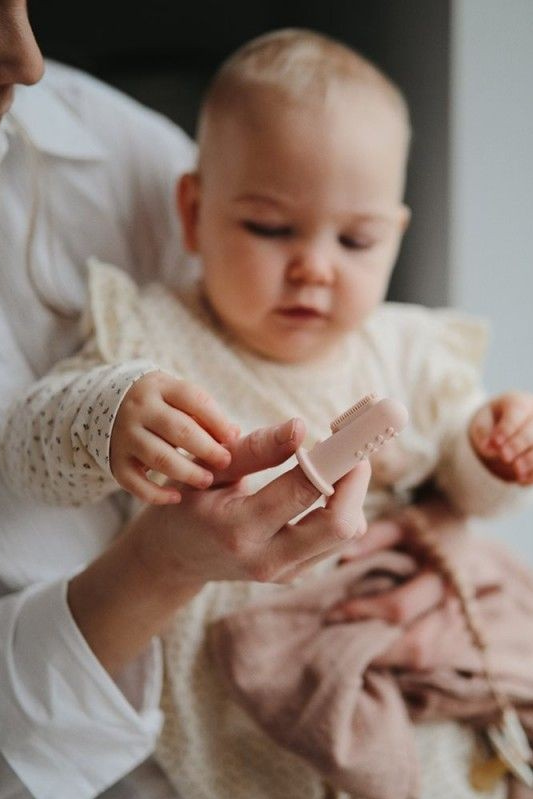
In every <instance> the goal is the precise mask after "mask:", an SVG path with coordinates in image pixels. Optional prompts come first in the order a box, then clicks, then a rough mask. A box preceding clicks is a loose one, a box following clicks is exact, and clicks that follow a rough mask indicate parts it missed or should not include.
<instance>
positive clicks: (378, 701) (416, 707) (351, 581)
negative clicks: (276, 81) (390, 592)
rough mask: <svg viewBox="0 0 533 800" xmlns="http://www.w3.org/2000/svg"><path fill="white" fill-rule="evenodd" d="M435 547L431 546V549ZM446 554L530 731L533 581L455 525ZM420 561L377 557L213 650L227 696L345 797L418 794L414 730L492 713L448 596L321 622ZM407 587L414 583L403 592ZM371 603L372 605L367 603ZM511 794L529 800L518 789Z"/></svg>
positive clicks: (341, 571)
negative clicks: (412, 611) (388, 614)
mask: <svg viewBox="0 0 533 800" xmlns="http://www.w3.org/2000/svg"><path fill="white" fill-rule="evenodd" d="M442 542H443V540H442V538H441V539H440V544H442ZM445 549H446V554H447V557H448V560H449V562H450V563H452V564H454V565H456V566H457V570H458V572H460V574H461V575H462V576H464V577H467V578H468V579H469V580H470V582H471V585H472V587H473V589H474V592H475V596H476V601H477V602H476V608H477V614H478V623H479V625H480V627H481V628H482V630H483V632H484V636H485V638H486V640H487V641H488V644H489V657H490V663H491V669H492V671H493V674H494V675H495V677H496V679H497V683H498V686H499V688H500V689H501V690H503V691H504V692H505V693H507V695H508V697H509V699H510V700H511V701H512V702H513V704H514V705H515V706H516V707H517V710H518V711H519V713H520V717H521V720H522V723H523V725H524V727H525V728H526V730H527V732H528V735H530V736H531V735H533V578H532V576H531V575H530V574H529V573H528V572H527V571H526V570H525V569H523V568H522V567H521V566H520V565H519V564H518V563H517V562H516V561H515V560H514V559H513V558H512V557H511V556H510V555H509V554H508V553H507V552H506V551H505V550H504V549H503V548H502V547H501V546H499V545H498V544H496V543H494V542H489V541H486V540H482V539H480V538H478V537H476V536H474V535H473V534H472V533H471V532H469V531H468V530H467V529H466V526H465V525H464V524H462V523H461V524H456V525H455V527H454V528H453V530H451V529H449V530H447V531H446V545H445ZM421 569H427V564H425V565H424V564H421V560H420V558H418V559H417V558H416V557H415V556H413V555H411V554H409V553H407V552H400V551H398V550H385V551H381V552H378V553H375V554H373V555H370V556H368V557H366V558H364V559H362V560H359V561H355V562H353V563H349V564H346V565H343V566H340V567H338V568H336V569H335V570H333V571H332V572H331V573H330V574H328V575H327V576H326V577H322V578H318V579H313V580H311V581H308V582H306V583H305V584H302V585H300V586H297V587H288V588H287V591H286V592H281V593H277V594H276V595H275V596H274V597H273V598H272V599H271V600H268V601H266V602H263V603H261V604H260V605H259V604H258V605H254V606H249V607H248V608H245V609H244V610H242V611H240V612H237V613H235V614H233V615H231V616H229V617H226V618H224V619H222V620H220V621H218V622H217V623H216V624H215V625H214V626H213V627H212V629H211V631H210V645H211V650H212V654H213V658H214V659H215V661H216V663H217V665H218V667H219V669H220V671H221V673H222V674H223V676H224V677H225V680H226V682H227V685H228V688H229V691H230V692H231V694H232V696H233V697H234V699H235V700H236V701H237V702H238V703H240V704H241V705H242V706H243V707H244V708H245V709H246V710H247V712H248V713H249V714H250V715H251V716H252V717H253V718H254V719H255V721H256V722H257V723H258V724H259V725H260V726H261V727H262V728H263V729H264V730H265V731H266V732H267V733H268V734H269V735H270V736H271V737H272V738H273V739H274V740H275V741H276V742H277V743H278V744H281V745H282V746H283V747H286V748H288V749H290V750H292V751H293V752H295V753H297V754H299V755H300V756H301V757H303V758H304V759H307V760H309V761H310V762H311V763H312V764H313V765H314V767H315V768H316V769H318V770H319V771H320V772H321V773H322V774H323V775H324V778H325V779H326V780H327V781H329V782H330V783H331V784H332V786H334V787H335V788H336V789H340V790H343V791H345V792H348V793H349V794H350V795H351V796H353V797H368V798H372V797H405V798H408V797H417V796H418V795H417V793H418V785H419V776H418V773H419V766H418V764H417V756H416V751H415V741H414V737H413V731H412V724H413V722H416V721H421V720H436V719H450V718H451V719H456V720H461V721H464V722H468V723H470V724H472V725H473V726H474V727H484V726H486V725H487V724H488V723H489V722H492V721H495V720H497V718H498V708H497V705H496V703H495V700H494V697H493V695H492V693H491V692H490V690H489V687H488V685H487V680H486V677H485V674H484V672H483V669H482V662H481V658H480V652H479V651H478V649H476V647H475V646H474V645H473V643H472V640H471V635H470V633H469V632H468V629H467V627H466V625H465V621H464V618H463V615H462V613H461V610H460V606H459V603H458V601H457V598H456V597H454V595H453V592H451V591H449V590H443V592H442V594H441V596H440V597H439V598H438V599H436V595H435V592H430V593H428V596H427V603H426V604H425V605H424V602H422V604H420V598H418V604H417V608H418V612H419V613H418V615H417V616H416V617H414V618H412V619H410V620H409V621H408V622H407V623H404V624H401V625H400V624H392V623H390V622H386V621H384V620H383V619H379V618H375V619H373V618H366V619H359V620H356V621H350V622H348V623H341V624H328V622H327V620H326V616H327V612H328V610H329V609H330V608H331V607H332V606H334V605H335V604H337V603H339V602H340V601H342V600H343V599H349V598H353V597H356V596H363V595H364V596H365V597H366V600H367V602H368V601H369V600H370V601H371V600H372V598H376V597H377V596H379V594H380V593H382V592H383V591H386V590H387V589H390V588H393V587H395V586H400V585H405V586H406V587H408V586H410V585H411V583H412V582H413V580H414V579H415V578H416V576H417V575H419V574H420V570H421ZM412 585H413V586H414V583H413V584H412ZM370 607H371V606H370ZM509 791H510V796H521V797H531V796H533V794H531V793H530V790H528V789H526V787H523V786H521V785H518V783H517V782H516V781H512V782H511V783H510V788H509Z"/></svg>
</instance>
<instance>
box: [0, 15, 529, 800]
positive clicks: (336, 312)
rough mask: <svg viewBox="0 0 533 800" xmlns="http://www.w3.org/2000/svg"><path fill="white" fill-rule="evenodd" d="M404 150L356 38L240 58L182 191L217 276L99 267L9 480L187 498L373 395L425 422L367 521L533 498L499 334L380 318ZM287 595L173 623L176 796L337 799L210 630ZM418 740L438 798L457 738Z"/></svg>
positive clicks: (397, 447)
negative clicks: (247, 433) (491, 377)
mask: <svg viewBox="0 0 533 800" xmlns="http://www.w3.org/2000/svg"><path fill="white" fill-rule="evenodd" d="M409 140H410V125H409V115H408V110H407V107H406V103H405V101H404V99H403V97H402V95H401V93H400V92H399V90H398V89H397V88H396V86H394V84H393V83H392V82H391V81H390V80H389V79H388V78H387V77H385V76H384V75H383V74H382V73H381V72H380V71H379V70H378V69H377V68H376V67H375V66H374V65H372V64H371V63H370V62H368V61H367V60H366V59H364V58H362V57H361V56H360V55H358V54H356V53H355V52H353V51H351V50H350V49H348V48H347V47H345V46H344V45H342V44H339V43H337V42H334V41H332V40H330V39H328V38H326V37H324V36H321V35H319V34H316V33H312V32H308V31H296V30H294V31H293V30H285V31H277V32H275V33H272V34H269V35H266V36H263V37H260V38H259V39H256V40H254V41H252V42H251V43H249V44H247V45H245V46H244V47H243V48H241V49H240V50H239V51H238V52H237V53H236V54H235V55H233V56H232V57H231V58H230V59H229V60H228V61H227V62H226V63H225V64H224V65H223V66H222V68H221V69H220V70H219V72H218V73H217V75H216V76H215V79H214V81H213V83H212V84H211V87H210V89H209V91H208V93H207V97H206V99H205V102H204V104H203V107H202V111H201V115H200V123H199V135H198V145H199V159H198V168H197V171H196V172H194V173H192V174H188V175H184V176H183V177H182V179H181V181H180V184H179V187H178V206H179V212H180V215H181V220H182V224H183V229H184V232H185V241H186V245H187V247H188V249H189V250H190V251H191V252H192V253H196V254H198V256H199V258H200V265H201V281H200V282H199V284H198V285H195V286H194V287H192V288H191V289H190V291H188V292H184V293H183V294H182V295H181V296H179V297H178V296H176V295H175V294H174V293H173V292H172V291H170V290H168V289H166V288H165V287H163V286H160V285H155V284H154V285H150V286H148V287H146V288H144V289H142V290H141V289H139V288H137V287H136V286H135V285H134V284H133V283H132V281H131V280H130V278H129V277H127V276H126V275H125V274H124V273H122V272H121V271H120V270H118V269H117V268H115V267H112V266H109V265H104V264H101V263H98V262H96V261H94V260H93V261H91V262H90V264H89V304H88V309H87V314H86V318H85V326H86V331H87V335H88V341H87V344H86V346H85V347H84V349H83V350H82V352H81V353H80V354H79V355H77V356H75V357H73V358H72V359H69V360H68V361H65V362H63V363H62V364H60V365H58V366H57V368H56V369H55V370H54V372H53V373H52V374H51V375H49V376H48V377H46V378H45V379H43V380H42V381H40V382H39V383H38V384H37V385H36V386H34V387H33V388H32V389H31V390H30V391H29V392H28V393H27V395H26V396H25V397H24V398H22V399H21V400H20V402H19V403H17V404H16V405H15V406H13V408H12V410H11V414H10V415H8V420H7V424H6V425H5V428H4V430H3V434H2V442H1V444H2V451H1V463H2V468H3V471H4V473H5V477H6V481H7V482H8V483H9V484H10V485H11V486H12V487H13V488H14V489H16V490H18V491H19V492H21V491H22V492H23V493H24V494H25V495H26V496H27V495H28V493H31V494H32V495H33V496H34V497H37V498H39V499H41V500H45V501H47V502H52V503H62V504H77V503H83V502H93V501H96V500H98V499H101V497H102V496H104V495H105V494H108V493H109V492H112V491H115V490H117V489H118V488H119V487H122V488H124V489H126V490H127V491H128V492H130V493H131V494H133V495H135V496H136V497H138V498H139V499H141V500H144V501H148V502H152V503H167V502H179V500H180V489H179V486H180V484H188V485H190V486H193V487H196V488H198V489H206V488H207V487H208V486H209V485H210V484H211V482H212V480H213V471H214V470H216V469H220V468H223V467H225V466H227V464H228V463H229V460H230V455H229V452H228V450H227V449H226V448H225V447H224V444H225V443H227V442H228V441H229V440H230V439H231V438H232V437H233V436H235V435H237V432H236V427H235V423H237V424H238V426H239V427H240V428H242V429H244V430H252V429H254V428H257V427H259V426H264V425H266V424H270V423H275V422H279V421H280V420H283V419H286V418H288V417H291V416H301V417H303V418H304V419H305V421H306V424H307V428H308V442H307V445H311V444H312V443H313V442H314V441H316V440H317V439H319V438H324V437H325V436H326V435H327V434H328V424H329V422H330V420H331V419H332V418H333V417H335V416H337V415H338V414H339V413H340V412H342V411H344V410H345V409H346V408H347V407H349V406H350V405H351V404H352V403H353V402H355V401H356V400H357V399H358V398H359V397H360V396H361V395H363V394H366V393H368V392H371V391H374V392H376V393H377V394H378V395H380V396H390V397H395V398H397V399H399V400H401V401H402V402H404V403H405V404H406V405H407V407H408V408H409V411H410V417H411V424H410V427H409V429H408V430H406V431H405V432H404V433H403V434H402V437H401V439H400V440H398V443H397V444H396V443H394V444H392V443H390V444H387V445H386V446H385V447H384V448H383V449H382V450H381V451H380V452H379V453H378V454H376V456H375V457H374V458H373V479H372V482H371V485H370V491H369V494H368V498H367V503H366V505H365V511H366V514H367V516H368V517H369V518H374V517H375V516H377V515H378V514H381V513H384V512H385V511H388V510H390V509H393V508H397V507H399V506H400V505H403V504H405V503H408V502H409V500H410V499H411V497H412V494H413V491H414V490H415V489H416V487H418V486H419V485H420V484H421V483H423V482H424V481H426V480H427V479H428V478H429V477H432V478H433V479H434V480H435V481H436V483H437V485H438V486H439V487H440V489H441V490H442V491H444V492H445V493H446V495H447V497H448V498H449V500H450V502H451V503H452V504H453V505H454V506H455V507H456V508H457V509H458V510H459V511H460V512H462V513H465V514H476V515H489V514H493V513H496V512H499V511H502V510H504V509H506V508H510V507H512V506H514V505H516V504H517V503H518V502H520V501H521V500H522V499H523V498H524V497H526V496H527V495H528V492H527V490H526V489H525V487H526V486H529V485H531V484H532V483H533V396H531V395H529V394H525V393H516V392H514V393H509V394H505V395H503V396H501V397H498V398H495V399H492V400H488V401H487V400H485V399H484V396H483V392H482V389H481V387H480V381H479V373H480V365H481V361H482V358H483V355H484V350H485V329H484V327H483V326H482V325H481V324H480V323H479V322H477V321H475V320H473V319H470V318H468V317H466V316H463V315H461V314H458V313H455V312H452V311H448V310H439V311H430V310H427V309H424V308H422V307H418V306H407V305H401V304H392V303H384V302H383V301H384V297H385V294H386V291H387V286H388V283H389V279H390V276H391V272H392V269H393V266H394V263H395V260H396V256H397V253H398V249H399V246H400V243H401V239H402V235H403V233H404V231H405V229H406V226H407V224H408V222H409V217H410V212H409V210H408V209H407V208H406V206H405V205H404V204H403V202H402V197H403V191H404V183H405V171H406V164H407V156H408V150H409ZM192 457H195V458H196V461H193V458H192ZM284 468H287V466H286V465H285V467H284ZM150 470H155V471H157V472H159V473H162V474H163V475H164V476H167V477H168V478H170V479H171V481H170V482H169V483H167V484H165V485H159V484H158V483H156V482H154V481H153V480H152V479H151V474H150ZM271 476H272V475H271V473H270V474H269V475H268V478H265V476H264V475H261V476H258V477H256V479H255V480H256V482H257V484H258V485H259V482H261V481H262V482H264V481H265V480H267V479H270V478H271ZM317 555H319V554H317ZM280 591H290V589H287V588H281V587H279V586H269V585H265V584H259V583H229V582H226V583H222V582H220V583H211V584H208V585H207V586H206V587H205V588H204V589H203V590H202V591H201V592H200V593H199V594H198V595H197V596H196V597H195V598H194V599H193V600H192V601H191V603H190V604H189V605H188V606H187V607H186V608H185V609H183V610H182V611H180V612H179V613H178V615H177V617H176V618H175V620H174V622H173V623H172V625H171V628H170V629H169V631H168V635H167V637H166V642H165V658H166V667H167V669H166V686H165V689H164V697H163V706H164V710H165V719H166V721H165V727H164V731H163V734H162V738H161V742H160V746H159V758H160V761H161V763H162V765H163V766H164V768H165V770H166V771H167V773H168V775H169V776H170V778H171V779H172V780H173V781H174V782H175V784H176V787H177V789H178V790H179V792H180V794H181V795H182V796H189V797H321V796H325V795H324V792H325V791H326V790H325V789H324V785H323V781H322V779H321V777H320V775H319V774H318V772H316V771H315V770H314V768H313V767H312V766H311V765H309V764H306V763H305V762H303V761H302V760H300V759H299V758H297V757H296V756H294V755H293V754H291V753H289V752H288V751H285V750H283V749H282V748H280V747H278V746H277V745H275V744H274V743H273V742H271V741H270V740H269V739H268V737H267V736H266V735H265V734H264V733H263V732H262V731H261V730H259V728H257V727H256V726H255V724H254V723H253V722H252V721H251V719H249V718H248V716H247V715H246V714H245V713H244V712H243V711H242V710H241V709H240V708H239V707H238V706H237V705H235V704H234V703H233V702H232V701H231V700H230V699H229V697H228V695H227V692H226V690H225V687H224V685H223V682H222V681H221V679H220V677H219V675H218V674H217V672H216V670H215V668H214V666H213V664H212V662H211V660H210V658H209V656H208V652H207V648H206V637H205V633H206V630H207V627H208V626H209V625H210V624H211V623H212V622H213V621H215V620H217V619H218V618H220V617H221V616H224V615H226V614H228V613H230V612H232V611H235V610H236V609H239V608H241V607H242V606H243V605H245V604H248V603H250V602H251V601H254V600H257V599H259V598H262V597H264V596H265V594H271V593H273V592H280ZM454 726H455V723H454ZM421 735H422V736H425V742H424V752H426V753H429V754H430V755H429V758H426V759H425V761H424V764H423V771H424V770H426V771H427V772H428V774H432V776H433V777H432V781H433V783H434V785H433V791H434V792H436V794H435V795H434V796H442V795H439V794H438V791H439V778H441V777H442V778H443V780H444V778H445V777H446V778H448V776H443V775H440V776H439V774H438V769H437V767H436V766H435V764H433V765H431V764H428V761H429V762H431V753H436V752H437V751H438V750H439V748H440V747H442V742H443V741H444V739H442V738H439V736H440V733H439V726H436V728H434V729H432V730H431V731H426V732H425V733H423V734H421ZM451 735H452V738H453V736H456V737H458V736H459V731H458V726H455V727H454V728H453V729H452V734H451ZM461 735H462V734H461ZM446 736H447V737H448V738H449V736H450V729H449V728H447V729H446ZM428 737H433V741H431V739H429V740H428ZM446 741H448V739H447V740H446ZM461 741H462V740H461ZM432 769H433V772H432ZM435 769H437V772H435ZM455 773H456V781H455V784H454V789H455V791H456V796H467V795H466V794H462V793H463V792H467V791H469V792H470V795H468V796H476V795H475V793H474V792H473V790H472V789H471V788H469V787H468V782H467V778H466V763H460V764H457V765H456V767H455ZM423 785H424V784H423ZM426 791H427V789H426ZM426 796H429V795H428V794H426Z"/></svg>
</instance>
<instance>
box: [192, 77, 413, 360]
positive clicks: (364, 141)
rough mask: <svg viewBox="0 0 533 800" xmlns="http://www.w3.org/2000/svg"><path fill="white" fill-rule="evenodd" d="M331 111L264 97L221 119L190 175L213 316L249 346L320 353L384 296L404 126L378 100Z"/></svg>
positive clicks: (280, 355) (197, 245)
mask: <svg viewBox="0 0 533 800" xmlns="http://www.w3.org/2000/svg"><path fill="white" fill-rule="evenodd" d="M330 106H331V107H330V108H329V110H327V111H324V109H321V110H320V112H319V113H314V112H313V110H312V109H306V108H304V109H302V108H295V107H291V106H289V105H288V104H286V103H285V104H282V103H281V102H280V100H279V99H277V100H273V99H272V98H268V97H267V98H265V101H264V102H261V103H254V104H253V106H252V107H251V108H247V109H246V117H245V119H246V121H245V122H244V121H242V120H240V119H239V118H238V116H233V115H232V116H228V118H225V119H223V120H219V121H217V122H216V123H215V125H214V126H213V131H212V132H211V133H210V134H209V135H210V137H212V139H213V141H212V142H211V143H210V146H209V147H208V148H206V149H207V152H206V154H205V159H203V160H202V165H201V172H200V176H199V177H198V176H186V177H185V178H184V179H183V180H182V184H181V189H180V196H181V211H182V218H183V222H184V227H185V232H186V238H187V242H188V244H189V247H190V249H191V250H193V251H195V252H197V253H199V254H200V256H201V260H202V265H203V275H204V286H205V293H206V296H207V299H208V301H209V303H210V304H211V306H212V308H213V310H214V311H215V313H216V315H217V316H218V317H219V319H220V320H221V321H222V323H223V324H224V326H225V327H226V328H227V329H229V331H230V332H232V333H233V334H234V335H235V336H236V337H237V339H238V340H239V341H240V342H241V343H242V344H244V345H245V346H247V347H249V348H251V349H252V350H254V351H256V352H258V353H260V354H262V355H264V356H266V357H269V358H272V359H275V360H279V361H285V362H298V361H309V360H313V359H316V358H321V357H323V356H324V355H326V354H328V352H329V351H331V350H332V349H334V348H335V346H336V345H338V344H339V340H340V339H341V338H342V337H343V336H344V334H345V333H346V332H347V331H349V330H352V329H354V328H357V327H358V326H359V325H360V324H361V323H362V322H363V320H364V319H365V318H366V317H367V316H368V314H370V312H371V311H372V310H373V309H374V308H375V307H376V305H377V304H378V303H379V302H380V301H381V300H382V299H383V297H384V295H385V292H386V289H387V285H388V281H389V278H390V274H391V271H392V267H393V264H394V261H395V259H396V254H397V251H398V247H399V244H400V241H401V236H402V233H403V230H404V228H405V225H406V222H407V219H408V211H407V209H406V208H405V207H404V206H402V204H401V196H402V189H403V173H404V168H405V150H406V147H405V130H404V126H403V123H402V121H401V120H400V119H399V118H398V115H397V113H396V112H395V111H394V110H392V109H391V108H390V106H388V105H387V103H386V102H385V101H383V100H382V99H381V98H379V97H378V98H376V97H374V96H373V95H372V93H370V92H368V96H365V97H361V96H360V97H358V98H355V99H354V98H353V96H350V97H347V96H346V93H345V95H344V97H342V98H341V97H339V98H338V99H337V101H336V102H335V103H330Z"/></svg>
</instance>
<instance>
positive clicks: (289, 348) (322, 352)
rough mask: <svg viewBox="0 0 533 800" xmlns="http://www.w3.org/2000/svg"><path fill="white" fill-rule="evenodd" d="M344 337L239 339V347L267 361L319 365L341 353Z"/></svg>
mask: <svg viewBox="0 0 533 800" xmlns="http://www.w3.org/2000/svg"><path fill="white" fill-rule="evenodd" d="M344 341H345V336H344V335H343V336H335V337H327V338H324V339H318V340H317V339H315V338H311V337H306V336H287V337H285V338H284V339H277V338H276V339H275V340H268V339H261V340H258V341H254V340H253V339H250V338H248V337H246V338H243V337H240V339H239V342H240V345H241V347H244V348H245V349H247V350H249V351H250V352H252V353H254V354H255V355H257V356H260V357H261V358H264V359H265V360H267V361H274V362H276V363H279V364H287V365H296V364H309V365H312V364H314V363H320V362H321V361H327V360H329V359H331V358H334V357H335V356H337V355H338V354H339V353H340V352H341V351H342V344H343V342H344Z"/></svg>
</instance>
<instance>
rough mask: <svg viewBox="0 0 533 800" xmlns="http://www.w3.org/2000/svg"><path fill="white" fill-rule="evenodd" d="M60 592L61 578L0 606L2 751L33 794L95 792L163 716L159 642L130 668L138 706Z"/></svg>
mask: <svg viewBox="0 0 533 800" xmlns="http://www.w3.org/2000/svg"><path fill="white" fill-rule="evenodd" d="M66 593H67V581H61V582H57V583H54V584H47V585H46V586H43V585H39V586H36V587H31V588H30V589H27V590H25V591H23V592H18V593H16V594H14V595H12V596H7V597H5V598H3V600H2V602H1V603H0V629H1V630H2V633H3V636H4V641H3V642H2V647H3V649H4V654H3V655H2V657H1V658H0V698H1V703H0V707H1V708H2V725H1V730H0V749H1V750H2V753H3V754H4V757H5V759H6V760H7V761H8V762H9V764H10V766H11V768H12V769H13V770H14V771H15V772H16V773H17V774H18V776H19V778H20V779H21V781H22V782H23V783H24V784H25V785H26V786H27V787H28V789H29V790H30V791H31V793H32V794H33V795H34V796H35V797H43V798H48V797H54V798H63V797H79V798H84V797H95V796H96V795H97V794H99V793H100V792H101V791H103V790H104V789H105V788H106V787H107V786H109V785H111V784H112V783H114V782H115V781H117V780H118V779H119V778H121V777H122V776H123V775H125V774H126V773H127V772H129V771H130V770H131V769H133V768H134V767H136V766H137V765H138V764H140V763H141V762H142V761H143V760H144V759H145V758H146V757H147V756H148V755H149V754H150V753H151V752H152V750H153V747H154V744H155V739H156V737H157V735H158V733H159V730H160V727H161V721H162V715H161V712H160V710H159V708H158V703H159V695H160V690H161V657H160V654H159V650H158V648H157V647H154V648H152V652H151V653H149V654H148V655H147V656H145V658H144V659H141V660H140V661H139V662H136V663H135V665H132V667H133V671H134V672H135V670H138V674H137V678H138V680H137V681H136V682H135V681H134V683H135V684H136V685H135V689H133V687H131V691H132V692H133V693H134V694H135V693H136V694H137V697H136V703H135V705H137V706H138V710H137V711H136V710H135V708H134V707H133V706H132V705H131V704H130V703H129V702H128V700H127V699H126V696H125V694H123V692H122V691H121V690H120V689H119V688H118V686H117V683H115V682H114V681H113V679H112V678H111V677H110V675H109V674H108V673H107V672H106V670H105V669H104V668H103V667H102V665H101V664H100V662H99V661H98V660H97V658H96V656H95V655H94V654H93V652H92V651H91V649H90V648H89V646H88V644H87V643H86V641H85V639H84V638H83V636H82V635H81V632H80V631H79V629H78V627H77V626H76V624H75V622H74V620H73V618H72V616H71V614H70V610H69V608H68V605H67V599H66ZM143 662H144V664H143ZM127 683H128V681H127V680H126V676H125V674H124V675H123V676H121V680H120V684H121V685H123V686H126V685H127Z"/></svg>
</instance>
